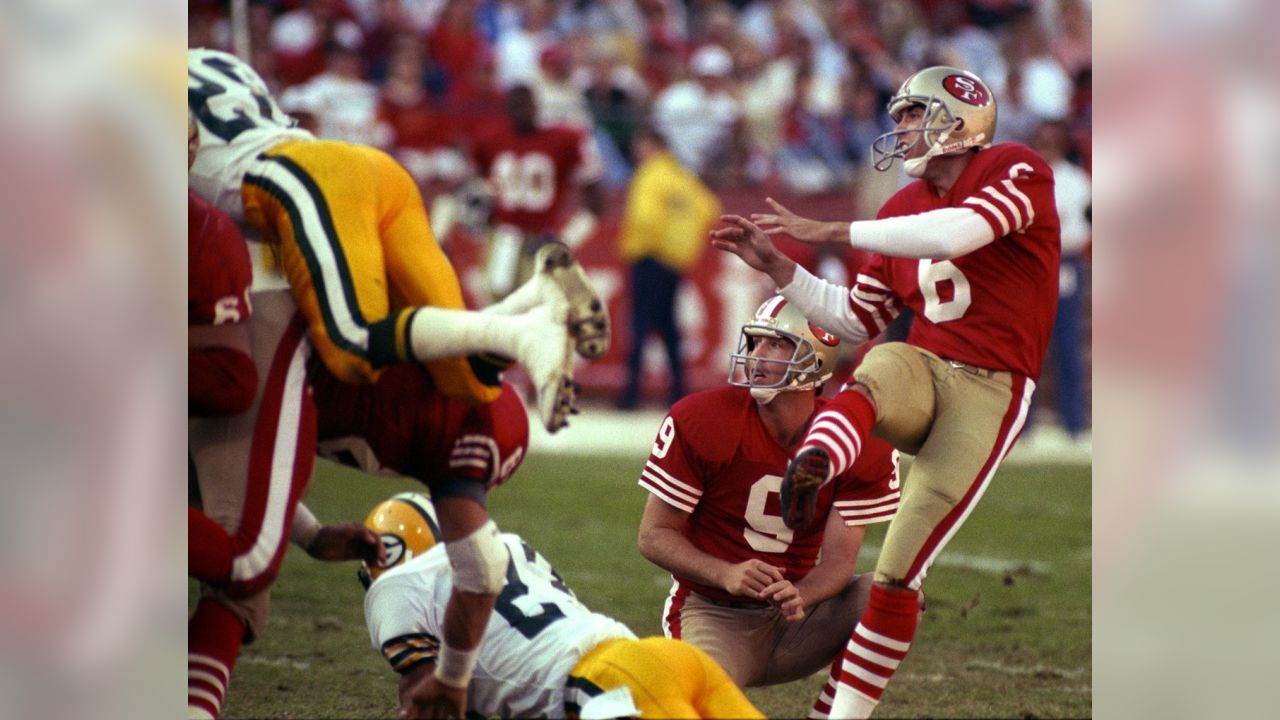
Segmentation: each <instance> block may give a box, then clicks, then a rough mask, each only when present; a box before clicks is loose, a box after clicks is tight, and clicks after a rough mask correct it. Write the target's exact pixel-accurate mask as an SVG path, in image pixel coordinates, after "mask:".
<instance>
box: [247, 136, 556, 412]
mask: <svg viewBox="0 0 1280 720" xmlns="http://www.w3.org/2000/svg"><path fill="white" fill-rule="evenodd" d="M243 196H244V205H245V212H246V216H247V217H248V218H249V220H250V221H251V222H253V223H254V224H256V225H258V226H259V227H260V228H262V229H263V230H264V231H265V232H267V233H268V236H269V237H271V238H272V239H275V240H278V241H279V247H280V255H281V257H280V261H281V265H282V268H283V270H284V272H285V275H286V276H287V277H288V278H289V283H290V286H291V287H292V289H293V292H294V295H295V298H296V299H297V301H298V306H299V308H300V309H301V310H302V311H303V314H304V315H305V316H306V317H307V320H308V324H309V327H310V331H311V336H312V340H313V343H314V345H315V346H316V349H317V351H318V352H319V353H320V355H321V357H322V358H323V359H324V361H325V364H326V365H328V366H329V368H330V369H331V370H332V371H333V372H334V373H335V374H336V375H338V377H340V378H341V379H343V380H345V381H348V382H370V381H372V380H374V379H376V377H377V375H378V373H379V371H380V369H381V368H383V367H385V366H387V365H390V364H392V363H397V362H403V361H408V360H417V361H420V362H425V363H428V366H429V367H430V368H431V370H432V373H433V375H434V376H435V378H436V382H437V385H438V386H439V387H440V388H441V390H443V391H444V392H446V393H448V394H450V395H451V396H453V397H461V398H465V399H469V400H471V401H473V402H474V401H480V402H488V401H491V400H492V399H493V398H494V397H496V395H497V389H496V386H495V385H494V384H493V383H494V381H495V378H494V377H487V378H481V377H478V376H477V374H476V372H475V371H474V370H473V366H472V364H470V363H469V362H468V360H467V358H466V356H467V355H470V354H474V353H496V354H500V355H505V356H508V357H512V358H514V359H515V360H517V361H519V362H521V363H522V364H524V365H525V366H526V369H527V370H528V371H529V373H530V375H531V377H532V378H533V380H534V383H535V385H536V386H537V387H538V398H539V402H538V406H539V411H540V413H541V415H542V419H543V422H544V425H546V426H547V428H548V430H551V431H554V430H557V429H559V428H560V427H561V426H563V425H564V424H565V423H566V419H567V416H568V414H569V412H570V410H571V409H572V406H573V402H574V399H575V398H574V385H573V382H572V380H573V371H572V347H571V343H573V342H575V341H576V338H575V334H576V333H577V332H578V331H577V329H576V328H575V327H574V326H573V324H572V323H571V321H570V319H569V318H568V317H567V315H566V314H565V310H564V306H563V305H562V306H561V307H560V308H555V307H538V308H534V309H532V310H530V311H529V312H527V313H525V314H524V315H522V316H520V317H519V318H518V319H516V318H508V319H506V320H505V321H504V320H495V319H494V318H492V317H482V316H480V315H479V314H476V313H471V312H468V311H466V310H465V306H464V304H463V299H462V293H461V289H460V286H459V284H458V280H457V277H456V275H455V274H454V271H453V268H452V266H451V265H450V264H449V261H448V259H447V258H446V257H445V256H444V254H443V252H441V251H440V248H439V246H438V245H437V244H436V242H435V239H434V236H433V235H432V234H431V229H430V226H429V225H428V223H427V219H426V211H425V209H424V208H423V205H422V199H421V196H420V195H419V194H418V191H417V188H416V187H415V186H414V185H413V181H412V179H411V178H410V177H409V176H408V174H407V173H406V172H405V171H404V169H403V168H401V167H400V166H399V165H398V164H396V163H395V161H394V160H392V159H391V158H390V157H389V156H387V155H386V154H385V153H381V152H379V151H377V150H374V149H372V148H363V147H356V146H349V145H344V144H340V143H328V142H323V141H301V142H295V143H286V144H284V145H281V146H277V147H276V148H273V149H272V150H271V151H269V152H268V153H265V154H264V156H263V159H262V161H261V162H259V163H258V164H257V165H256V167H255V169H254V171H253V172H251V173H249V174H247V175H246V177H245V186H244V193H243ZM370 196H372V197H376V198H377V200H378V201H377V202H376V203H370V202H362V201H358V200H357V198H368V197H370ZM557 310H558V311H557ZM486 380H487V382H486Z"/></svg>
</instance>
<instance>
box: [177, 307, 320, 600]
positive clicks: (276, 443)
mask: <svg viewBox="0 0 1280 720" xmlns="http://www.w3.org/2000/svg"><path fill="white" fill-rule="evenodd" d="M253 303H254V307H255V311H254V314H253V316H252V318H251V319H250V330H251V334H252V343H253V345H252V347H253V358H254V363H255V365H256V366H257V369H258V390H257V393H256V396H255V398H254V404H253V406H252V407H251V408H250V409H249V410H248V411H246V412H244V413H240V414H238V415H235V416H231V417H219V418H192V419H191V420H190V421H189V422H188V443H189V447H190V451H191V461H192V463H193V465H194V467H195V472H196V477H197V479H198V483H199V486H200V495H201V499H202V502H203V509H204V512H205V513H206V514H207V515H208V516H209V517H210V518H211V519H212V520H213V521H214V522H216V523H217V524H218V525H219V526H220V527H222V528H223V529H225V530H226V531H227V534H228V535H230V536H231V542H232V569H231V581H230V583H229V585H228V587H227V591H228V592H229V593H230V594H231V595H233V596H235V597H245V596H248V595H251V594H254V593H256V592H258V591H259V590H262V589H264V588H265V587H266V586H268V585H270V583H271V581H272V580H273V579H274V578H275V574H276V573H277V572H278V570H279V567H280V562H281V561H282V559H283V557H284V552H285V549H286V547H287V545H288V541H289V531H290V526H291V524H292V519H293V512H294V508H295V507H296V504H297V500H298V498H300V497H301V496H302V494H303V492H304V491H305V489H306V486H307V484H308V482H309V481H310V478H311V470H312V467H313V465H314V463H315V447H316V446H315V438H316V425H315V422H316V417H315V407H314V405H313V404H312V402H311V398H310V395H309V390H308V388H307V384H306V363H307V344H306V340H305V335H304V331H303V328H302V326H301V323H296V322H294V321H293V319H294V318H295V316H296V313H297V310H296V307H295V305H294V304H293V301H292V299H291V298H290V297H289V294H288V293H287V292H285V291H283V290H280V291H274V292H266V293H257V294H255V295H254V296H253Z"/></svg>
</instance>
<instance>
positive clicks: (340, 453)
mask: <svg viewBox="0 0 1280 720" xmlns="http://www.w3.org/2000/svg"><path fill="white" fill-rule="evenodd" d="M309 373H310V379H311V384H312V388H313V390H314V395H313V398H314V400H315V404H316V412H317V415H318V416H319V421H318V426H319V428H318V431H319V432H318V434H319V452H320V454H321V455H322V456H324V457H327V458H329V459H331V460H334V461H336V462H339V463H342V464H344V465H348V466H351V467H357V468H360V469H362V470H365V471H368V472H376V473H389V474H393V475H401V476H407V477H412V478H417V479H418V480H421V481H423V482H424V483H427V484H428V485H432V486H434V485H435V484H436V483H437V482H440V481H444V480H450V479H467V480H474V481H476V482H479V483H482V484H483V485H485V486H486V487H489V488H492V487H495V486H497V485H500V484H502V483H504V482H506V481H507V479H509V478H510V477H511V475H512V473H514V472H515V470H516V468H517V467H519V465H520V462H521V460H523V458H524V454H525V450H526V448H527V447H528V445H529V418H528V415H527V414H526V413H525V409H524V404H523V403H521V402H520V397H519V396H518V395H517V394H516V392H515V390H514V389H513V388H512V387H511V386H510V385H508V384H506V383H503V385H502V394H501V395H499V396H498V399H497V400H495V401H493V402H491V403H488V404H483V405H470V404H467V403H465V402H463V401H461V400H455V399H453V398H450V397H449V396H447V395H445V394H444V393H442V392H440V391H439V390H437V389H436V386H435V384H434V383H433V382H432V380H431V373H430V372H428V371H427V369H426V367H425V366H423V365H421V364H420V363H401V364H399V365H392V366H391V367H388V368H387V369H386V371H385V372H383V374H382V375H381V376H380V377H379V378H378V381H377V382H376V383H374V384H373V385H354V384H351V383H344V382H342V381H341V380H338V379H337V378H335V377H334V376H333V374H332V373H330V372H329V370H328V368H327V367H326V366H325V364H324V363H323V362H317V361H316V360H315V358H313V359H312V362H311V364H310V368H309Z"/></svg>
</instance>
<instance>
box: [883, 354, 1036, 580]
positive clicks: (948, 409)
mask: <svg viewBox="0 0 1280 720" xmlns="http://www.w3.org/2000/svg"><path fill="white" fill-rule="evenodd" d="M930 366H931V367H932V369H933V373H934V376H935V380H934V384H935V386H936V387H937V395H938V410H937V415H936V417H935V419H934V423H933V429H932V431H930V433H929V439H928V440H927V441H926V442H925V444H924V447H922V448H921V449H920V452H919V453H918V454H917V455H916V458H915V461H914V462H913V463H912V465H911V470H910V472H909V473H908V474H907V477H906V479H905V480H904V481H903V483H902V503H901V505H899V507H898V513H897V515H895V516H894V518H893V520H892V521H890V524H889V530H888V532H887V533H886V535H885V541H884V548H883V549H882V550H881V551H880V558H879V560H878V562H877V563H876V580H881V581H905V582H906V584H907V585H908V586H909V587H912V588H913V589H916V588H919V587H920V583H921V582H922V581H923V580H924V575H925V573H926V572H927V571H928V569H929V565H930V564H932V562H933V559H934V558H935V557H936V556H937V554H938V553H939V552H940V551H941V550H942V547H943V546H944V545H945V544H946V542H947V541H948V540H949V539H950V538H951V536H952V535H953V534H954V533H955V532H956V530H958V529H959V527H960V525H961V524H962V523H963V522H964V520H965V518H966V517H968V515H969V512H970V511H971V510H972V509H973V507H974V505H975V504H977V502H978V500H979V499H980V498H981V497H982V494H983V493H984V492H985V491H986V488H987V486H988V484H989V483H990V481H991V478H992V477H993V476H994V475H995V472H996V469H997V467H999V464H1000V460H1002V459H1003V457H1004V454H1005V453H1006V452H1008V449H1009V447H1010V446H1011V445H1012V444H1013V440H1014V438H1016V437H1017V435H1018V433H1019V432H1021V430H1022V426H1023V423H1024V421H1025V420H1026V412H1027V407H1028V406H1029V404H1030V401H1031V390H1032V389H1033V388H1034V384H1032V383H1031V382H1030V381H1029V380H1026V379H1024V378H1013V377H1011V376H1010V374H1009V373H1007V372H1002V373H996V374H995V375H994V376H992V377H982V376H979V375H975V374H972V373H970V372H966V371H965V370H963V369H958V368H954V367H951V365H950V364H949V363H947V362H946V361H944V360H939V359H937V358H931V359H930Z"/></svg>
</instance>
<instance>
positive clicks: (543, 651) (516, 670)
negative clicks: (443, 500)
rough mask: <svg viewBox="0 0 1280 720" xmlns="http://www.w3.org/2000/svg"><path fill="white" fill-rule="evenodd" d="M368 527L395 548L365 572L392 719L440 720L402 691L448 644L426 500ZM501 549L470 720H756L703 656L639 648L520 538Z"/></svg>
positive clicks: (395, 508) (440, 562)
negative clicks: (395, 712)
mask: <svg viewBox="0 0 1280 720" xmlns="http://www.w3.org/2000/svg"><path fill="white" fill-rule="evenodd" d="M365 525H366V526H367V527H368V528H369V529H371V530H373V531H374V532H377V533H378V534H379V535H380V536H381V537H382V538H383V539H384V542H386V544H388V545H389V546H391V547H395V548H397V549H398V550H399V552H396V553H393V555H392V557H389V558H388V559H387V562H386V563H385V564H383V565H373V566H370V565H366V566H365V569H364V571H363V573H362V578H361V579H362V580H363V581H364V582H365V587H366V593H365V598H364V616H365V624H366V625H367V626H368V630H369V639H370V641H372V643H373V649H374V651H375V652H378V653H379V654H380V655H382V657H383V658H385V659H386V660H387V662H388V663H390V665H391V668H392V669H393V670H394V671H395V672H396V673H398V674H399V675H400V712H401V714H400V717H402V718H419V717H439V716H438V715H436V714H433V712H434V711H435V710H436V708H433V707H431V706H429V705H425V704H422V703H419V702H416V701H415V699H414V698H413V696H412V695H411V694H410V693H409V692H408V691H409V690H410V689H411V688H413V687H414V686H415V685H416V684H417V683H419V682H421V681H422V679H423V678H430V677H433V673H434V674H438V673H440V666H441V665H443V664H444V663H445V662H446V661H447V658H444V657H442V656H441V654H440V650H439V649H440V643H441V640H442V639H444V640H445V641H446V642H447V638H448V630H447V629H445V628H442V626H441V622H440V615H441V613H443V612H444V610H445V607H446V605H447V604H448V603H450V602H452V596H453V595H454V594H455V593H456V590H455V589H454V579H455V577H456V575H457V573H456V571H454V570H453V569H451V567H450V565H451V558H450V557H449V555H448V554H447V553H446V552H442V551H441V548H440V542H439V533H438V532H437V530H436V514H435V512H434V509H433V508H432V505H431V501H430V500H429V499H428V498H427V497H425V496H423V495H420V494H417V493H401V494H399V495H396V496H395V497H393V498H391V499H389V500H386V501H384V502H382V503H380V504H378V505H377V506H376V507H374V508H373V510H372V511H371V512H370V513H369V517H368V518H367V519H366V520H365ZM500 542H501V544H502V546H503V548H504V552H505V553H507V554H508V555H509V556H510V558H511V561H510V564H509V565H508V566H507V572H506V584H505V586H504V587H503V590H502V593H501V594H500V595H499V596H498V600H497V604H496V612H495V613H494V615H492V616H491V617H490V619H489V623H488V626H487V628H486V629H485V633H484V638H483V640H481V642H480V645H479V647H478V648H477V650H476V653H477V655H478V660H477V662H476V666H475V674H474V676H473V677H472V679H471V682H470V683H469V685H468V687H469V691H468V694H467V702H466V706H465V707H466V710H467V711H469V712H470V713H471V714H472V715H473V716H475V717H570V718H576V717H579V716H582V717H646V718H649V717H653V718H666V717H670V718H763V717H764V716H763V715H762V714H761V713H760V711H759V710H757V709H756V708H755V707H754V706H753V705H752V704H751V702H750V701H749V700H747V698H746V696H744V695H743V694H742V691H741V690H739V689H738V688H737V686H735V685H734V684H733V682H732V681H731V680H730V679H729V678H728V676H726V675H725V672H724V670H723V669H721V668H720V667H719V666H718V665H716V663H715V661H714V660H712V659H711V658H709V657H707V655H706V654H705V653H703V652H702V651H700V650H698V649H697V648H695V647H693V646H692V645H689V644H686V643H682V642H680V641H678V640H670V639H667V638H645V639H643V640H638V639H636V636H635V635H634V634H633V633H632V632H631V630H629V629H628V628H627V627H626V626H625V625H623V624H622V623H619V622H618V621H616V620H613V619H611V618H608V617H606V616H604V615H601V614H599V613H594V612H591V611H590V610H589V609H587V607H586V606H584V605H583V604H582V603H581V602H579V601H578V599H577V598H576V597H575V596H574V594H573V591H572V590H570V589H569V588H568V587H567V586H565V584H564V581H563V580H562V579H561V578H560V575H559V574H558V573H557V572H556V571H555V569H554V568H552V567H551V564H550V563H549V562H547V560H546V558H544V557H543V556H542V555H540V554H539V553H538V552H537V551H535V550H534V549H533V548H531V547H530V546H529V545H528V544H526V543H525V542H524V541H523V540H522V539H521V538H520V537H519V536H518V535H513V534H510V533H505V534H503V535H501V536H500ZM446 549H447V547H446ZM530 608H536V610H537V611H536V612H533V611H531V610H530ZM455 717H461V715H456V716H455Z"/></svg>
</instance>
